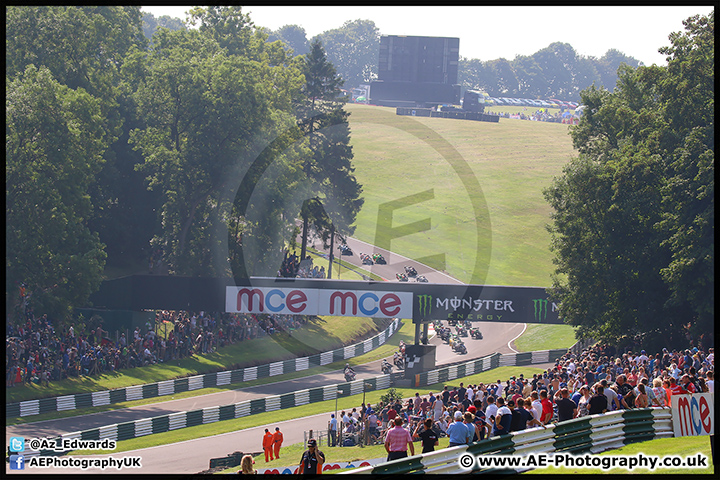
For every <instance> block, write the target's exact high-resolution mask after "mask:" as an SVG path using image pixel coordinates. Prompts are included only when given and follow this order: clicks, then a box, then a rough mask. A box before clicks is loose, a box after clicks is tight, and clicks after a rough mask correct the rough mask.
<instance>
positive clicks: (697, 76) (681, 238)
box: [545, 14, 715, 347]
mask: <svg viewBox="0 0 720 480" xmlns="http://www.w3.org/2000/svg"><path fill="white" fill-rule="evenodd" d="M683 23H684V25H685V28H686V31H685V32H683V33H673V34H672V35H670V41H671V45H670V46H669V47H664V48H663V49H662V50H661V51H662V52H663V53H666V54H667V55H668V65H667V66H665V67H658V66H652V67H639V68H637V69H632V68H630V67H628V66H624V67H621V68H620V69H619V71H618V76H619V79H618V83H617V87H616V89H615V91H614V92H612V93H611V92H609V91H607V90H605V89H604V88H595V87H592V88H590V89H587V90H584V91H583V92H581V98H582V101H583V104H585V105H586V106H587V108H586V115H584V116H583V118H582V120H581V121H580V124H579V125H578V126H577V127H575V128H573V129H572V130H571V135H572V138H573V144H574V146H575V148H576V149H577V150H578V152H579V156H578V158H577V159H575V160H573V161H571V162H570V163H569V164H568V166H567V167H566V168H565V169H564V171H563V175H562V176H561V177H559V178H558V179H556V180H555V181H554V182H553V185H552V186H551V187H550V188H548V189H547V190H546V191H545V197H546V199H547V200H548V202H549V203H550V205H551V206H552V208H553V213H552V221H553V223H552V224H551V226H550V227H549V229H550V232H551V234H552V245H551V249H552V250H553V252H554V253H555V256H556V258H555V263H556V265H557V269H556V275H555V276H554V279H553V288H552V289H551V296H552V297H553V299H554V300H555V301H557V302H559V305H560V307H559V308H560V315H561V316H562V317H563V318H565V319H566V320H567V321H568V322H569V323H570V324H572V325H577V326H579V327H580V329H579V335H581V336H593V337H595V338H602V339H608V340H610V339H614V340H617V339H618V338H620V337H622V336H624V335H636V334H637V335H640V334H641V335H645V336H647V338H646V340H648V341H651V342H654V344H655V346H658V347H659V346H663V345H664V346H678V345H683V344H686V343H685V342H686V341H687V340H686V338H688V337H694V338H697V337H698V336H700V335H702V334H707V333H708V332H712V331H713V319H714V268H713V261H714V227H713V225H714V179H713V178H714V177H713V175H714V149H715V144H714V14H710V16H708V17H701V16H695V17H691V18H689V19H687V20H686V21H685V22H683Z"/></svg>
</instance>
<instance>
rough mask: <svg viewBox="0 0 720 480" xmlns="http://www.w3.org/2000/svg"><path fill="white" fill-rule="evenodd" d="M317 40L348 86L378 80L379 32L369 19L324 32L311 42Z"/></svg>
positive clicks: (346, 23) (349, 22) (348, 22)
mask: <svg viewBox="0 0 720 480" xmlns="http://www.w3.org/2000/svg"><path fill="white" fill-rule="evenodd" d="M316 39H317V40H320V42H321V43H322V45H324V47H325V51H326V52H327V57H328V60H329V61H330V62H331V63H332V64H333V65H334V66H335V68H336V69H337V73H338V75H339V76H340V77H341V78H342V79H343V81H344V82H345V85H346V86H348V87H355V86H358V85H360V84H363V83H368V82H370V81H372V80H374V79H376V78H377V61H378V49H379V48H380V31H379V30H378V28H377V27H376V26H375V22H373V21H371V20H353V21H347V22H345V23H344V24H343V25H342V26H341V27H340V28H336V29H333V30H327V31H325V32H323V33H321V34H320V35H318V36H317V38H315V39H313V40H316Z"/></svg>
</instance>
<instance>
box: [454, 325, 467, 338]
mask: <svg viewBox="0 0 720 480" xmlns="http://www.w3.org/2000/svg"><path fill="white" fill-rule="evenodd" d="M455 328H456V329H457V334H458V335H459V336H461V337H467V336H468V332H467V329H466V328H465V327H461V326H457V327H455Z"/></svg>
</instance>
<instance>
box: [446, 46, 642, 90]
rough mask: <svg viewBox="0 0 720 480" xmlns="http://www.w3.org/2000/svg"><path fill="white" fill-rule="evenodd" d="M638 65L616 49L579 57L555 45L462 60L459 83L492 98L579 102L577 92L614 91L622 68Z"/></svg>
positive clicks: (569, 50)
mask: <svg viewBox="0 0 720 480" xmlns="http://www.w3.org/2000/svg"><path fill="white" fill-rule="evenodd" d="M623 64H625V65H628V66H630V67H633V68H634V67H637V66H639V64H640V62H638V61H637V60H636V59H634V58H632V57H628V56H627V55H625V54H623V53H621V52H619V51H617V50H615V49H611V50H608V51H607V52H606V53H605V55H603V56H602V57H600V58H595V57H584V56H582V55H578V54H577V53H576V52H575V50H574V49H573V47H572V46H571V45H569V44H567V43H560V42H554V43H551V44H550V45H549V46H547V47H546V48H543V49H541V50H538V51H537V52H535V53H534V54H532V55H518V56H517V57H515V58H514V59H513V60H509V61H508V60H506V59H504V58H500V59H496V60H489V61H485V62H484V61H482V60H477V59H467V58H461V59H460V65H459V72H458V77H459V78H458V81H459V82H460V84H461V85H462V86H463V87H465V88H468V89H480V90H484V91H486V92H487V93H488V94H489V95H490V96H491V97H520V98H542V99H547V98H559V99H561V100H570V101H576V102H579V101H580V91H581V90H583V89H585V88H588V87H590V86H591V85H595V86H597V87H603V88H605V89H606V90H611V91H612V90H613V88H614V87H615V82H616V81H617V70H618V68H619V67H620V66H621V65H623Z"/></svg>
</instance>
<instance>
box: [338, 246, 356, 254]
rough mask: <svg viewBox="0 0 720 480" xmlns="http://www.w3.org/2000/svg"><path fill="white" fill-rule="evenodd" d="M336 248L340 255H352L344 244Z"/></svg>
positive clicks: (350, 250)
mask: <svg viewBox="0 0 720 480" xmlns="http://www.w3.org/2000/svg"><path fill="white" fill-rule="evenodd" d="M338 248H339V249H340V255H352V254H353V251H352V249H351V248H350V247H348V246H347V245H345V244H344V243H343V244H342V245H340V246H338Z"/></svg>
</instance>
